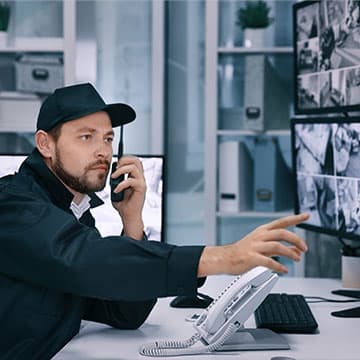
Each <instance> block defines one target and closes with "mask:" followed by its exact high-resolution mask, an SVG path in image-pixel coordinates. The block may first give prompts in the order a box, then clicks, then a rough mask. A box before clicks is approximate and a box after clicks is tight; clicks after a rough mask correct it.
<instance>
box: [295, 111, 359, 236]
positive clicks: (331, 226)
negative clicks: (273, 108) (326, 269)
mask: <svg viewBox="0 0 360 360" xmlns="http://www.w3.org/2000/svg"><path fill="white" fill-rule="evenodd" d="M291 137H292V155H293V171H294V183H295V184H294V185H295V187H294V189H295V191H294V194H295V213H300V212H308V213H309V214H310V218H309V220H308V221H306V222H304V223H303V224H300V225H299V226H300V227H303V228H305V229H309V230H313V231H317V232H322V233H326V234H329V235H335V236H338V237H339V238H341V239H342V238H345V239H346V238H347V239H352V240H360V117H352V118H346V117H343V116H341V115H339V116H334V117H316V118H302V119H301V118H296V119H292V120H291Z"/></svg>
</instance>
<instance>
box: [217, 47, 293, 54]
mask: <svg viewBox="0 0 360 360" xmlns="http://www.w3.org/2000/svg"><path fill="white" fill-rule="evenodd" d="M293 52H294V49H293V48H292V47H291V46H283V47H264V48H246V47H219V48H218V53H219V54H244V55H246V54H292V53H293Z"/></svg>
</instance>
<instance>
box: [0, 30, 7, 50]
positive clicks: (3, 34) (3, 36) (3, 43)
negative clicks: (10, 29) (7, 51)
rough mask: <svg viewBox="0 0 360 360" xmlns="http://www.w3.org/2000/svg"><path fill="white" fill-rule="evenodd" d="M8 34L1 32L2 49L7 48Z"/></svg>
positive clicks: (0, 42) (0, 45)
mask: <svg viewBox="0 0 360 360" xmlns="http://www.w3.org/2000/svg"><path fill="white" fill-rule="evenodd" d="M7 38H8V33H7V32H6V31H0V48H4V47H6V46H7Z"/></svg>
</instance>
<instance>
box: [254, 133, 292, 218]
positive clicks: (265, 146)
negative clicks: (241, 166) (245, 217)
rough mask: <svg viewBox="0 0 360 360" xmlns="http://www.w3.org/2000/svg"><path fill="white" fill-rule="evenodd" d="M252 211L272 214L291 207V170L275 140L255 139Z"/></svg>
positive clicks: (270, 138) (268, 138)
mask: <svg viewBox="0 0 360 360" xmlns="http://www.w3.org/2000/svg"><path fill="white" fill-rule="evenodd" d="M254 141H255V150H254V159H255V169H254V172H255V175H254V176H255V179H254V180H255V189H254V193H253V194H254V210H255V211H260V212H267V211H269V212H273V211H283V210H288V209H291V208H292V207H293V181H292V173H291V169H289V168H288V167H287V165H286V163H285V160H284V158H283V156H282V154H281V151H280V148H279V144H278V141H277V138H272V137H256V138H255V140H254Z"/></svg>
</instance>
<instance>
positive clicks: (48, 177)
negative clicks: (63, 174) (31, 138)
mask: <svg viewBox="0 0 360 360" xmlns="http://www.w3.org/2000/svg"><path fill="white" fill-rule="evenodd" d="M21 172H25V173H29V172H30V173H31V174H32V175H33V176H34V177H35V178H36V181H37V182H38V183H39V184H40V186H41V187H42V188H44V189H45V191H46V192H47V193H48V194H49V195H50V197H51V199H52V200H53V201H54V203H55V204H56V205H57V206H59V207H60V208H61V209H63V210H65V211H69V210H70V205H71V202H72V200H73V197H74V196H73V194H72V193H71V192H70V191H69V190H68V189H67V188H66V187H65V186H64V184H63V183H62V182H61V181H60V180H59V179H58V178H57V177H56V176H55V175H54V173H53V172H52V171H51V170H50V169H49V168H48V166H47V165H46V164H45V162H44V160H43V158H42V156H41V154H40V153H39V151H38V150H37V149H36V148H35V149H34V150H33V151H32V153H31V154H30V155H29V156H28V157H27V158H26V160H25V161H24V163H23V164H22V165H21V167H20V173H21ZM88 195H89V196H90V198H91V200H90V207H91V208H94V207H97V206H99V205H102V204H103V203H104V202H103V201H102V200H101V199H100V198H99V197H98V196H97V195H96V194H95V193H91V194H88Z"/></svg>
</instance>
